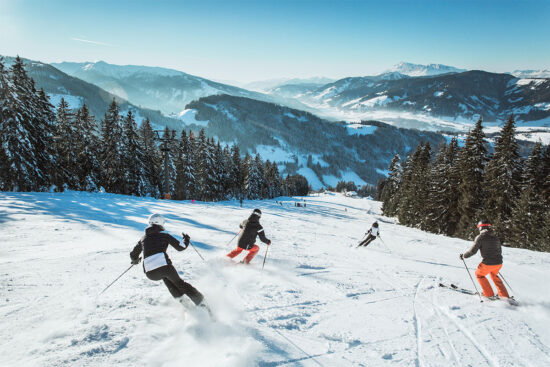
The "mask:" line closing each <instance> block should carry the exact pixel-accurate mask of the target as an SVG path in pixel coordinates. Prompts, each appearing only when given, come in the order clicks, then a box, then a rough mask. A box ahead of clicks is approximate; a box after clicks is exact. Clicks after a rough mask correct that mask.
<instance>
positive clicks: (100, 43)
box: [71, 37, 113, 47]
mask: <svg viewBox="0 0 550 367" xmlns="http://www.w3.org/2000/svg"><path fill="white" fill-rule="evenodd" d="M71 40H73V41H78V42H84V43H91V44H92V45H99V46H109V47H113V45H111V44H109V43H105V42H99V41H91V40H87V39H84V38H76V37H73V38H71Z"/></svg>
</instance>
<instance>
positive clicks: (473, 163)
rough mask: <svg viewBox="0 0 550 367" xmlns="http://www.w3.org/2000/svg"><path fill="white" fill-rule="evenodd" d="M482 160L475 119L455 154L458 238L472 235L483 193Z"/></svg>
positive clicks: (481, 135)
mask: <svg viewBox="0 0 550 367" xmlns="http://www.w3.org/2000/svg"><path fill="white" fill-rule="evenodd" d="M486 162H487V149H486V148H485V134H484V133H483V126H482V121H481V119H479V120H478V121H477V123H476V125H475V127H474V129H473V130H471V131H470V132H469V133H468V136H467V137H466V142H465V146H464V148H462V149H461V150H460V153H459V157H458V169H459V172H460V184H459V186H458V191H459V195H460V197H459V200H458V212H459V214H460V220H459V222H458V225H457V230H456V234H457V235H458V236H459V237H461V238H465V239H470V240H471V239H473V238H474V236H475V235H476V223H477V222H478V221H479V220H480V218H481V215H482V213H481V211H482V208H483V205H484V201H485V195H486V194H485V190H484V175H485V163H486Z"/></svg>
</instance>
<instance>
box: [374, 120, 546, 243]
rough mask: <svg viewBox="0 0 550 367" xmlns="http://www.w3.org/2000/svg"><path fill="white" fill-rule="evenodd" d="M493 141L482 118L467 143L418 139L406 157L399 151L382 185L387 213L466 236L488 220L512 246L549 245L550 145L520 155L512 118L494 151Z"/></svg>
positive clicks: (420, 225)
mask: <svg viewBox="0 0 550 367" xmlns="http://www.w3.org/2000/svg"><path fill="white" fill-rule="evenodd" d="M487 147H488V143H487V141H486V139H485V134H484V132H483V127H482V121H481V120H479V121H478V122H477V123H476V125H475V127H474V128H473V129H472V130H471V131H470V132H469V134H468V135H467V137H466V140H465V143H464V146H463V147H460V146H459V144H458V141H457V140H456V139H455V138H453V139H452V140H451V141H450V143H449V144H443V145H442V146H441V148H440V149H439V150H438V151H437V152H436V153H435V154H434V153H433V152H432V148H431V146H430V144H423V143H420V144H419V145H418V146H417V148H416V150H415V151H414V153H412V154H411V155H409V156H408V157H407V158H406V160H405V161H401V160H400V157H399V156H398V155H396V156H395V157H394V158H393V160H392V161H391V163H390V166H389V175H388V177H387V178H386V179H385V180H382V181H380V182H379V184H378V191H377V196H378V199H380V200H381V201H382V202H383V205H382V211H383V213H384V215H388V216H397V217H398V219H399V221H400V222H401V223H402V224H405V225H407V226H411V227H417V228H420V229H422V230H425V231H430V232H434V233H441V234H445V235H447V236H455V237H459V238H463V239H467V240H471V239H473V238H474V237H475V235H476V233H477V229H476V223H477V222H478V221H479V220H481V219H486V220H489V221H490V222H491V223H492V225H493V229H494V230H495V231H496V233H497V235H499V236H500V237H501V239H502V240H503V242H505V243H507V244H508V245H510V246H513V247H521V248H528V249H532V250H538V251H550V146H546V147H544V146H543V145H542V144H541V143H540V142H539V143H536V144H535V145H534V147H533V149H532V152H531V153H530V155H529V156H528V157H526V158H522V157H521V156H520V154H519V146H518V142H517V140H516V138H515V121H514V118H513V117H510V118H509V119H508V121H507V122H506V124H505V125H504V126H503V128H502V130H501V131H500V132H499V134H498V135H497V136H496V139H495V142H494V152H493V153H491V154H489V153H488V149H487Z"/></svg>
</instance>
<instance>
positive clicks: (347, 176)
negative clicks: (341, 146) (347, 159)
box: [340, 171, 366, 186]
mask: <svg viewBox="0 0 550 367" xmlns="http://www.w3.org/2000/svg"><path fill="white" fill-rule="evenodd" d="M340 177H342V181H346V182H349V181H353V182H355V184H356V185H357V186H363V185H365V184H366V182H365V180H363V179H362V178H361V177H359V175H358V174H357V173H355V172H353V171H345V172H342V173H341V176H340Z"/></svg>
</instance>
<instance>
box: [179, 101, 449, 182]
mask: <svg viewBox="0 0 550 367" xmlns="http://www.w3.org/2000/svg"><path fill="white" fill-rule="evenodd" d="M180 118H181V120H182V121H184V122H185V123H186V124H188V125H189V126H190V127H193V126H200V127H204V128H205V130H206V132H207V134H208V135H209V136H216V137H217V138H218V139H220V140H221V141H225V142H236V143H237V144H238V145H239V147H240V148H241V151H243V152H245V151H248V152H251V153H254V152H258V153H260V154H261V156H262V158H263V159H269V160H271V161H275V162H277V163H278V164H279V168H280V170H281V171H282V172H283V173H291V174H294V173H299V174H302V175H304V176H305V177H306V178H307V179H308V181H309V183H310V184H311V185H312V186H313V188H315V189H318V188H321V187H327V186H333V187H334V186H336V184H337V183H338V181H341V180H343V181H354V182H355V183H356V184H357V185H362V184H365V183H369V184H372V185H375V184H376V183H377V182H378V179H379V178H381V177H383V176H384V173H385V171H386V169H387V167H388V165H389V162H390V161H391V159H392V158H393V156H394V154H396V153H399V154H401V155H405V154H406V153H407V152H408V150H409V149H411V148H414V147H416V146H417V145H418V143H419V142H420V141H425V142H427V141H429V142H430V143H431V144H432V145H433V146H437V145H438V144H440V143H442V142H443V141H444V137H443V136H442V135H441V134H438V133H431V132H421V131H417V130H407V129H399V128H396V127H393V126H390V125H387V124H383V123H380V122H376V121H369V122H365V123H364V124H360V123H355V124H353V123H343V122H331V121H327V120H324V119H321V118H319V117H317V116H315V115H313V114H311V113H308V112H304V111H300V110H296V109H291V108H288V107H283V106H280V105H276V104H272V103H266V102H262V101H257V100H253V99H249V98H242V97H235V96H228V95H221V96H210V97H204V98H201V99H199V100H198V101H195V102H192V103H190V104H189V105H188V106H187V110H186V111H185V113H184V114H182V116H180Z"/></svg>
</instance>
